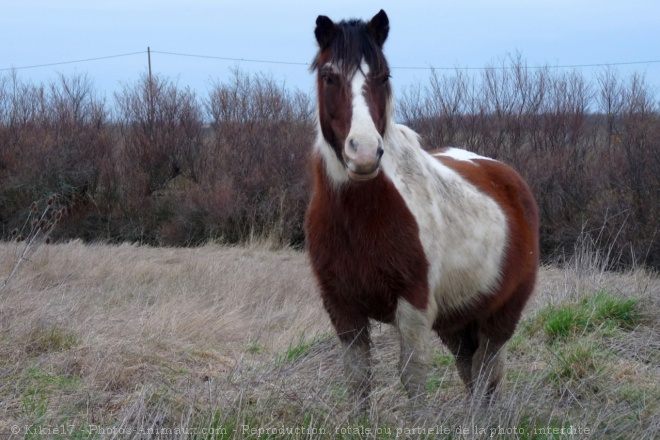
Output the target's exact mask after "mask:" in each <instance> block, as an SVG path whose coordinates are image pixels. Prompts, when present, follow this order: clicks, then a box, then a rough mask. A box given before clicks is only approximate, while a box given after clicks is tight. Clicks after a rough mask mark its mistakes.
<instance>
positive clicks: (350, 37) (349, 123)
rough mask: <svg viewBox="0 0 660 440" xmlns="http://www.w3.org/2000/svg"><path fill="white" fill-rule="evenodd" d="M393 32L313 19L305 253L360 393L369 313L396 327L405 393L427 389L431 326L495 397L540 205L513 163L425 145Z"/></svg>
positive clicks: (525, 291)
mask: <svg viewBox="0 0 660 440" xmlns="http://www.w3.org/2000/svg"><path fill="white" fill-rule="evenodd" d="M388 33H389V19H388V17H387V14H386V13H385V12H384V11H383V10H381V11H380V12H379V13H378V14H376V15H375V16H374V17H373V18H371V20H369V21H368V22H364V21H362V20H344V21H341V22H339V23H335V22H333V21H332V20H331V19H330V18H328V17H326V16H323V15H321V16H319V17H318V19H317V20H316V28H315V31H314V34H315V37H316V42H317V43H318V53H317V54H316V56H315V58H314V60H313V62H312V65H311V67H310V71H312V72H315V73H316V89H317V97H318V105H317V118H316V119H317V122H316V125H317V138H316V142H315V145H314V148H313V151H312V154H311V155H310V161H311V166H312V169H313V176H314V177H313V180H314V183H313V190H312V195H311V200H310V202H309V206H308V208H307V212H306V215H305V224H304V229H305V234H306V248H307V253H308V256H309V261H310V265H311V268H312V272H313V274H314V276H315V278H316V281H317V284H318V287H319V291H320V295H321V299H322V302H323V306H324V308H325V310H326V311H327V313H328V315H329V317H330V321H331V323H332V325H333V327H334V329H335V330H336V332H337V335H338V337H339V340H340V342H341V344H342V347H343V349H344V351H343V362H344V368H345V373H346V379H347V385H348V386H349V388H350V389H351V390H352V395H353V396H354V398H355V399H356V403H358V404H360V405H362V406H364V405H366V402H368V398H369V394H370V387H371V385H370V382H371V379H372V373H371V366H370V363H371V360H370V346H371V340H370V320H376V321H380V322H383V323H389V324H394V325H395V326H396V328H397V330H398V335H399V337H400V345H401V349H400V358H399V359H400V362H399V364H400V365H399V369H400V377H401V381H402V382H403V385H404V387H405V389H406V391H407V394H408V396H409V398H410V399H413V400H414V401H415V402H417V401H418V399H421V400H422V401H423V399H424V393H425V381H426V375H427V371H428V365H427V362H426V361H425V357H426V356H425V351H426V342H425V341H426V337H425V334H427V333H430V332H431V331H435V333H437V334H438V336H439V337H440V339H441V340H442V342H443V343H444V344H445V345H446V346H447V347H448V348H449V350H450V351H451V353H452V354H453V356H454V358H455V363H456V367H457V369H458V373H459V376H460V378H461V379H462V381H463V382H464V383H465V385H466V386H467V389H468V391H469V392H470V393H471V394H474V393H475V392H476V390H478V389H481V392H482V396H490V397H492V395H493V393H494V392H495V390H496V389H497V387H498V385H499V383H500V382H501V380H502V377H503V373H504V364H505V358H506V350H505V344H506V342H507V341H508V340H509V339H510V338H511V336H512V334H513V332H514V331H515V329H516V326H517V324H518V321H519V320H520V316H521V313H522V310H523V307H524V306H525V304H526V302H527V300H528V298H529V296H530V294H531V293H532V290H533V288H534V283H535V280H536V274H537V270H538V264H539V240H538V229H539V224H538V209H537V206H536V203H535V201H534V198H533V196H532V193H531V191H530V189H529V188H528V186H527V185H526V183H525V182H524V181H523V179H522V178H521V177H520V176H519V175H518V174H517V173H516V172H515V171H514V170H513V169H512V168H510V167H509V166H507V165H505V164H503V163H501V162H499V161H497V160H493V159H489V158H486V157H482V156H480V155H477V154H475V153H471V152H468V151H465V150H462V149H459V148H441V149H437V150H433V151H425V150H424V149H423V148H422V146H421V144H420V138H419V136H418V135H417V134H416V133H415V132H414V131H413V130H411V129H410V128H408V127H406V126H403V125H399V124H397V123H396V122H395V121H394V99H393V93H392V87H391V84H390V69H389V65H388V62H387V60H386V58H385V55H384V54H383V44H384V43H385V40H386V39H387V36H388ZM480 384H481V385H480Z"/></svg>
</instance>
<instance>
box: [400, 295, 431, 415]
mask: <svg viewBox="0 0 660 440" xmlns="http://www.w3.org/2000/svg"><path fill="white" fill-rule="evenodd" d="M396 326H397V329H398V331H399V338H400V341H401V352H400V357H399V371H400V374H401V382H402V383H403V386H404V387H405V389H406V392H407V394H408V397H409V398H410V400H411V401H412V403H413V404H415V405H416V404H421V403H423V401H424V400H425V399H424V398H425V394H426V376H427V372H428V363H427V361H426V349H427V345H426V339H427V333H428V327H429V326H428V318H427V316H426V311H424V310H419V309H417V308H415V307H414V306H412V305H411V304H410V303H409V302H408V301H405V300H402V299H400V300H399V304H398V305H397V309H396Z"/></svg>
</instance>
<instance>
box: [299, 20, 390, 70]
mask: <svg viewBox="0 0 660 440" xmlns="http://www.w3.org/2000/svg"><path fill="white" fill-rule="evenodd" d="M328 50H330V53H331V59H332V61H334V62H335V63H337V64H338V66H340V67H341V69H342V75H344V76H349V77H350V76H351V75H352V74H353V72H355V70H357V69H359V68H360V63H361V62H362V58H363V57H364V60H365V61H366V63H367V64H368V65H369V68H370V69H371V73H372V74H373V75H375V76H378V75H379V74H384V73H386V72H387V70H388V66H387V60H386V59H385V56H384V55H383V51H382V50H381V49H380V48H379V47H378V45H377V44H376V41H375V40H374V38H373V36H372V35H371V34H370V33H369V30H368V29H367V23H365V22H364V21H362V20H343V21H341V22H340V23H339V24H338V25H337V32H336V33H335V35H334V38H333V40H332V42H331V43H330V45H329V47H328ZM319 54H320V53H319ZM319 54H317V55H316V57H315V58H314V60H313V62H312V65H311V67H310V70H312V71H314V70H316V69H318V67H319V60H318V58H319ZM339 61H341V62H339Z"/></svg>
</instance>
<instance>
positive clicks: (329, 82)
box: [321, 75, 334, 85]
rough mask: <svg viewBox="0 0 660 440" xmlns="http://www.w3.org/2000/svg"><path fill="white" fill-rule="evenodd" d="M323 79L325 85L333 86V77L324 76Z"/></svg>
mask: <svg viewBox="0 0 660 440" xmlns="http://www.w3.org/2000/svg"><path fill="white" fill-rule="evenodd" d="M321 79H322V80H323V82H324V83H326V84H327V85H331V84H332V83H333V82H334V81H333V80H332V77H331V76H330V75H322V76H321Z"/></svg>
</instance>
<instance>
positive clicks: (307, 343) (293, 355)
mask: <svg viewBox="0 0 660 440" xmlns="http://www.w3.org/2000/svg"><path fill="white" fill-rule="evenodd" d="M327 339H328V335H317V336H314V337H313V338H312V339H306V338H305V335H304V334H303V335H301V336H300V338H299V339H298V342H296V343H291V344H290V345H289V348H288V349H287V350H286V352H284V353H280V354H278V355H277V358H276V362H277V364H278V365H282V364H286V363H290V362H295V361H297V360H299V359H301V358H302V357H304V356H306V355H307V354H308V353H309V352H310V350H311V349H312V348H313V347H315V346H317V345H319V344H320V343H322V342H323V341H326V340H327Z"/></svg>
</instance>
